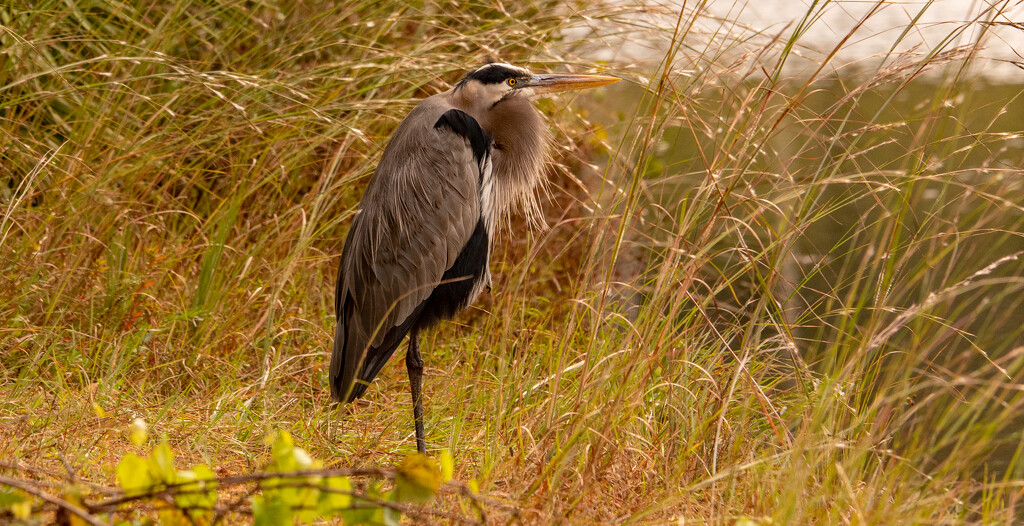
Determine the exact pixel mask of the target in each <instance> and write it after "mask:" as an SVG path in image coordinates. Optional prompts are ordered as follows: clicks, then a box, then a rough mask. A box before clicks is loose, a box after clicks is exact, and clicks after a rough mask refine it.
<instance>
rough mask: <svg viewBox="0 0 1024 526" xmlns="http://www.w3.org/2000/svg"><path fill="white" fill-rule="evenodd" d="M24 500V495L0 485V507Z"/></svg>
mask: <svg viewBox="0 0 1024 526" xmlns="http://www.w3.org/2000/svg"><path fill="white" fill-rule="evenodd" d="M24 500H25V497H24V496H23V495H19V494H17V493H15V492H14V490H11V489H8V488H6V487H0V509H3V508H7V507H10V506H12V505H14V504H17V503H19V502H22V501H24Z"/></svg>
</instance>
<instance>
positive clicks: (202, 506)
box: [174, 464, 217, 517]
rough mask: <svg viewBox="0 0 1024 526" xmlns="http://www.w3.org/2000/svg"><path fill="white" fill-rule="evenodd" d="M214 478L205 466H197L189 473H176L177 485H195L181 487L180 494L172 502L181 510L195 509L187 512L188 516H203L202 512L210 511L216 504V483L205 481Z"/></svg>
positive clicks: (211, 471)
mask: <svg viewBox="0 0 1024 526" xmlns="http://www.w3.org/2000/svg"><path fill="white" fill-rule="evenodd" d="M215 478H217V476H216V475H215V474H214V473H213V470H211V469H210V468H209V467H208V466H207V465H206V464H198V465H196V466H195V467H193V468H192V469H191V470H189V471H179V472H178V473H177V481H178V482H179V483H182V482H193V481H195V483H194V484H184V485H182V486H181V492H180V493H178V494H176V495H175V496H174V502H175V503H177V505H178V506H179V507H182V508H196V509H191V510H189V514H191V515H192V516H193V517H197V516H201V515H203V514H204V512H203V510H212V509H213V506H214V505H215V504H216V503H217V491H216V488H217V482H216V481H213V482H207V481H212V480H213V479H215Z"/></svg>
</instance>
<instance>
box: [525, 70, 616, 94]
mask: <svg viewBox="0 0 1024 526" xmlns="http://www.w3.org/2000/svg"><path fill="white" fill-rule="evenodd" d="M619 80H621V79H618V78H615V77H604V76H600V75H553V74H552V75H534V76H532V77H530V81H529V82H528V83H527V84H526V86H525V87H528V88H533V92H534V93H535V94H537V95H540V94H543V93H558V92H559V91H570V90H580V89H587V88H596V87H598V86H604V85H606V84H612V83H614V82H618V81H619Z"/></svg>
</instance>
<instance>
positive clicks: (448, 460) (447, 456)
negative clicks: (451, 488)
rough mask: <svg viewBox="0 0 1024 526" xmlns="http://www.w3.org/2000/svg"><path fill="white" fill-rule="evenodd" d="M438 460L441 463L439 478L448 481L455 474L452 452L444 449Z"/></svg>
mask: <svg viewBox="0 0 1024 526" xmlns="http://www.w3.org/2000/svg"><path fill="white" fill-rule="evenodd" d="M438 461H439V462H440V463H441V480H443V481H444V482H448V481H449V480H451V479H452V477H453V476H454V475H455V459H453V458H452V452H451V451H448V449H447V448H446V449H444V450H443V451H441V456H440V458H438Z"/></svg>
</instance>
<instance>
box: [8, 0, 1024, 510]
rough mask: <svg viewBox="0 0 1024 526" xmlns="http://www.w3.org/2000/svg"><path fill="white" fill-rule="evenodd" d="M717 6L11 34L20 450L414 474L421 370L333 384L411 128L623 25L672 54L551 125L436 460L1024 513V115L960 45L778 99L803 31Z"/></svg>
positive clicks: (723, 504) (136, 12) (577, 58)
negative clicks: (473, 74)
mask: <svg viewBox="0 0 1024 526" xmlns="http://www.w3.org/2000/svg"><path fill="white" fill-rule="evenodd" d="M706 7H707V6H705V5H703V4H700V5H698V6H697V8H695V9H694V8H690V7H688V8H686V9H683V10H682V12H681V13H680V12H679V11H674V9H670V8H665V9H664V11H665V12H664V13H661V11H662V8H655V7H648V8H645V9H646V13H644V14H640V13H639V11H640V9H639V8H636V7H632V6H627V5H622V6H618V7H616V6H590V5H589V4H587V5H584V4H580V5H573V6H568V5H562V4H559V3H545V2H525V3H522V2H520V3H495V4H476V3H460V4H458V5H441V4H435V3H424V4H421V5H416V4H389V3H379V2H368V1H367V2H338V3H320V2H296V3H282V4H276V3H228V4H216V5H209V6H204V5H193V4H192V3H190V2H179V3H171V4H166V3H157V2H154V3H148V4H146V5H143V6H141V7H131V6H129V5H128V4H127V3H125V4H122V3H118V2H114V1H110V0H107V1H98V0H97V1H92V2H77V3H64V2H52V3H47V2H36V3H34V4H33V5H32V6H31V7H30V6H29V5H27V4H21V3H16V4H15V5H14V6H10V7H0V24H3V27H2V28H0V48H2V53H0V180H2V181H4V182H6V183H7V185H8V186H7V187H5V188H2V189H0V239H2V243H0V319H2V320H3V321H2V323H0V457H2V458H3V459H5V461H11V462H18V463H20V465H21V466H22V468H21V469H20V470H19V472H20V474H21V475H24V476H31V477H40V478H44V479H49V478H50V476H51V475H50V474H52V473H58V472H60V471H61V470H63V469H64V468H63V464H62V462H61V460H60V457H61V456H63V457H64V458H65V459H66V460H67V462H68V463H69V464H70V465H72V466H74V467H75V469H76V471H77V473H78V475H79V476H80V477H82V478H83V479H85V480H89V481H93V482H97V483H101V484H110V483H112V481H113V476H112V473H113V467H114V465H115V464H116V462H117V460H118V459H119V458H120V457H121V456H122V455H123V454H125V453H127V452H130V451H133V450H134V448H133V446H132V445H131V444H130V442H129V441H128V440H127V422H129V421H131V420H132V419H133V418H135V417H142V418H144V419H146V420H147V421H148V422H149V423H150V424H151V426H152V427H153V429H154V430H155V432H156V433H157V434H164V435H166V436H167V437H168V438H169V439H170V442H171V443H172V444H173V446H174V448H175V449H176V450H177V451H178V454H179V455H180V456H181V457H182V458H183V459H184V460H185V463H188V462H197V461H204V462H208V463H210V464H211V465H213V466H215V467H217V468H219V469H220V470H221V472H222V473H245V472H249V471H252V470H255V469H259V468H260V467H261V466H262V465H263V463H264V462H265V461H266V455H267V449H266V446H265V445H264V442H263V437H264V436H265V435H266V434H267V433H268V432H271V431H273V430H277V429H285V430H288V431H290V432H291V433H292V434H293V435H294V436H295V439H296V442H297V443H299V444H301V445H302V446H303V447H306V448H307V449H309V450H310V452H311V453H312V454H313V455H314V456H316V457H318V458H321V459H326V460H327V461H328V463H329V464H332V465H335V466H353V467H357V466H368V465H377V464H389V463H391V462H392V461H394V460H395V459H397V458H399V456H400V455H402V454H404V453H406V452H409V451H411V450H412V449H413V442H412V440H411V434H412V425H411V407H410V405H411V404H410V400H409V396H408V393H407V385H406V378H405V374H404V369H403V368H402V367H395V366H389V367H387V368H386V369H385V371H384V373H383V374H382V375H381V378H380V380H379V381H378V382H376V384H375V385H374V386H373V387H372V389H371V392H370V394H369V395H368V396H367V397H366V399H365V401H363V402H360V403H358V404H355V405H353V406H348V407H343V408H335V407H332V406H331V405H330V404H329V403H328V394H327V389H326V388H327V383H326V367H327V353H328V351H327V349H328V346H329V340H330V338H331V331H332V330H333V323H334V321H333V320H334V313H333V297H332V295H333V284H334V273H335V272H336V256H337V254H338V253H340V250H341V246H342V242H343V239H344V234H345V231H346V228H347V226H348V224H349V221H350V219H351V216H352V213H353V211H354V209H353V207H354V205H355V203H356V202H357V200H358V198H359V196H360V195H361V191H362V187H363V185H364V184H365V181H366V180H367V179H368V177H369V175H370V174H371V172H372V170H373V167H374V165H375V160H376V158H377V156H378V155H379V153H380V151H381V149H382V147H383V145H384V142H385V141H386V138H387V136H388V134H389V133H390V131H391V130H392V129H393V128H394V126H395V125H396V124H397V123H398V121H399V120H400V119H401V117H402V116H403V115H404V114H405V113H406V112H407V111H408V110H409V109H410V108H411V107H412V106H413V105H414V104H415V102H416V100H417V99H418V98H420V97H423V96H426V95H429V94H432V93H435V92H436V91H438V90H441V89H444V88H445V87H446V86H448V85H450V84H451V83H452V82H453V81H455V80H457V78H458V77H459V75H460V74H461V73H462V72H463V71H464V70H465V69H467V68H468V67H472V66H474V65H476V64H478V63H481V62H483V61H484V60H486V59H487V58H489V57H500V58H502V59H503V60H507V61H511V62H518V63H522V64H525V65H528V66H530V67H532V68H534V69H537V70H546V69H552V70H558V69H565V68H572V69H574V70H577V71H585V70H590V69H593V68H597V67H601V65H598V64H595V63H594V61H593V60H590V59H587V58H586V57H593V56H595V55H594V53H595V50H597V51H600V50H601V49H604V48H605V46H607V45H609V42H611V41H613V40H614V38H616V37H617V36H621V35H623V34H627V35H630V38H632V39H633V40H635V41H638V42H648V41H649V42H651V46H652V47H654V48H656V49H660V54H659V55H658V57H660V58H661V60H662V63H661V64H660V65H659V64H657V63H656V61H657V59H655V60H654V61H653V62H638V63H637V64H625V63H621V62H617V63H612V64H611V65H610V68H611V69H610V71H611V72H612V73H613V74H618V75H621V76H623V77H624V78H626V79H627V80H629V81H630V82H629V84H631V86H626V87H623V88H620V89H617V90H609V91H606V92H603V93H594V94H593V98H588V100H582V99H581V100H579V101H567V100H565V99H560V100H558V101H556V102H544V103H542V104H541V106H542V109H543V110H544V111H545V113H547V114H548V115H549V117H550V121H551V122H552V125H553V126H554V127H555V128H556V141H557V144H558V145H559V148H557V150H556V151H555V152H554V153H555V163H554V165H553V166H552V167H551V170H550V175H551V177H552V179H553V181H554V185H553V188H554V195H553V197H552V199H551V200H550V202H548V203H547V204H546V206H545V209H546V210H547V214H548V217H547V218H546V219H547V223H548V225H549V228H548V229H546V230H544V231H541V232H533V233H530V234H529V235H526V234H525V229H523V228H521V225H519V224H515V225H511V228H510V231H514V232H516V234H517V235H516V236H513V237H510V236H507V235H506V236H504V237H503V238H502V239H500V240H499V242H498V243H499V245H498V247H497V252H496V262H495V264H494V267H493V269H492V271H493V272H494V275H495V279H496V281H495V286H494V292H493V293H492V294H491V295H490V296H488V297H486V298H484V300H483V302H482V303H481V304H480V305H479V306H478V308H477V309H474V310H473V311H472V312H470V313H468V314H467V315H465V316H462V317H461V318H459V320H458V321H457V322H455V323H451V324H447V325H445V326H444V327H442V328H440V329H439V330H438V331H436V332H435V333H432V334H430V335H427V336H426V337H425V339H424V341H423V348H424V349H425V357H426V361H427V374H426V379H425V398H426V400H427V404H426V408H427V409H426V412H427V415H426V419H427V433H428V437H427V438H428V445H429V447H431V448H442V447H447V448H449V449H450V450H451V451H453V452H454V453H455V457H456V478H457V479H461V480H468V479H470V478H475V479H478V480H479V481H480V483H481V487H482V489H483V491H484V493H486V494H487V495H489V496H491V497H495V498H500V499H505V500H507V501H508V502H511V503H513V504H515V505H516V506H518V507H519V508H520V509H521V512H522V518H523V519H524V520H525V522H527V523H538V524H543V523H551V522H558V521H565V522H569V523H594V522H600V523H608V522H615V523H649V522H654V523H663V522H666V521H668V520H669V518H671V517H684V518H686V520H687V521H698V522H710V523H724V524H732V523H734V522H736V521H737V520H738V519H739V518H740V517H742V516H748V517H753V518H755V520H761V519H762V518H765V519H767V518H771V519H773V520H774V521H775V523H776V524H801V523H823V524H841V523H843V524H845V523H855V524H893V523H940V524H947V523H962V522H983V523H993V522H1003V521H1010V520H1012V518H1013V517H1014V516H1015V515H1019V514H1020V511H1019V508H1018V506H1017V499H1018V498H1019V497H1020V494H1021V491H1022V489H1021V488H1022V484H1021V480H1022V479H1024V468H1022V467H1021V462H1020V458H1019V455H1020V452H1021V448H1020V445H1021V444H1024V435H1022V433H1021V428H1022V425H1021V424H1022V422H1021V419H1020V417H1019V415H1020V413H1021V409H1022V404H1024V399H1022V398H1021V383H1020V381H1019V377H1020V375H1021V373H1022V367H1024V352H1022V351H1024V323H1021V322H1022V321H1024V320H1022V317H1021V312H1022V307H1024V305H1022V303H1024V300H1022V298H1024V295H1022V294H1021V292H1022V288H1024V278H1022V277H1021V276H1024V260H1022V259H1020V258H1018V257H1017V256H1018V255H1020V253H1021V251H1022V250H1024V236H1022V235H1021V232H1024V219H1022V218H1024V214H1022V212H1024V206H1022V203H1024V172H1022V171H1021V168H1020V167H1021V166H1024V153H1022V152H1024V148H1022V144H1021V139H1020V134H1021V132H1022V130H1021V124H1020V120H1019V119H1017V120H1016V121H1015V120H1014V119H1015V118H1016V117H1014V115H1020V111H1022V110H1021V108H1022V105H1021V102H1020V101H1019V100H1018V95H1016V94H1014V93H1013V89H1004V88H1000V87H992V86H988V85H987V84H985V83H984V82H983V81H981V80H978V79H976V78H975V77H974V76H973V75H972V74H971V72H972V70H973V69H974V68H978V67H982V65H983V64H984V63H983V62H982V61H981V60H980V59H978V58H977V56H976V53H975V49H976V48H975V47H974V46H975V45H977V43H978V42H973V43H968V44H964V45H963V46H961V47H956V46H954V42H955V40H954V39H949V40H948V41H944V42H942V43H941V44H940V45H939V46H937V47H936V48H934V49H932V50H927V49H925V50H917V51H914V52H906V53H900V54H893V55H891V56H887V57H881V58H880V61H881V62H880V64H878V65H872V64H856V65H852V64H851V65H847V64H837V63H836V62H835V61H833V60H832V58H831V57H832V56H833V55H834V53H831V52H830V50H817V51H820V52H821V55H820V56H819V58H817V59H816V60H818V61H819V63H820V64H821V68H819V69H817V71H811V72H810V73H808V74H804V75H800V76H791V75H789V74H788V73H787V71H788V70H786V69H784V68H783V66H784V64H785V63H786V62H787V61H792V60H794V58H793V56H794V54H795V53H801V52H804V53H803V54H805V55H806V54H807V53H806V52H807V47H806V45H805V44H803V43H802V42H801V40H800V32H799V28H800V27H802V26H800V25H799V24H797V25H795V26H793V27H791V28H789V29H787V30H784V31H781V32H780V33H778V34H777V35H763V34H760V35H755V34H752V33H751V32H750V31H747V30H745V29H743V28H741V27H738V26H735V25H733V24H730V23H723V21H722V20H719V19H716V18H714V17H711V16H710V15H709V14H708V13H707V11H706V9H705V8H706ZM840 7H841V6H837V5H835V4H833V3H828V2H826V3H825V4H823V5H817V6H816V7H815V8H813V9H812V10H810V11H809V12H808V16H807V19H805V20H804V21H803V24H812V23H815V21H816V20H817V16H818V15H820V10H824V9H835V8H840ZM885 7H886V4H885V3H879V4H878V9H883V8H885ZM1005 7H1006V6H1005V5H1003V4H999V5H997V6H995V7H993V8H991V9H990V10H988V11H986V12H985V13H984V16H982V17H981V18H980V19H979V21H975V22H972V23H968V24H965V25H964V28H966V29H971V30H973V29H976V28H978V27H982V26H984V24H983V22H985V21H986V20H996V21H998V20H1000V18H999V17H998V11H999V10H1000V9H1002V8H1005ZM673 11H674V12H673ZM659 13H660V14H659ZM662 15H666V16H664V17H663V16H662ZM726 22H728V21H726ZM984 27H991V26H984ZM569 28H574V29H572V30H571V31H567V29H569ZM966 29H965V30H966ZM565 34H572V35H580V34H585V35H587V37H586V38H582V39H575V38H574V39H571V40H566V38H565V37H564V35H565ZM985 38H987V37H985V36H984V35H982V36H981V37H980V38H979V42H984V39H985ZM852 40H855V38H852V37H851V41H852ZM847 44H848V41H846V40H843V41H840V42H837V48H836V49H837V50H839V49H842V48H843V46H846V45H847ZM658 46H661V47H658ZM581 57H582V58H581ZM926 71H927V72H928V73H926ZM915 79H916V80H915ZM1018 91H1019V90H1018ZM623 101H636V102H635V103H634V102H623ZM566 102H569V104H566ZM577 102H578V104H577ZM1007 112H1010V113H1007ZM605 153H607V156H606V155H605ZM605 157H607V158H605ZM463 505H464V503H460V502H458V501H457V500H456V499H445V500H444V501H442V502H441V503H440V504H439V506H441V507H442V508H445V509H459V507H460V506H463ZM490 518H491V519H492V520H495V521H498V520H501V519H503V518H506V515H505V514H504V512H502V511H501V510H495V512H494V513H493V514H492V515H491V516H490Z"/></svg>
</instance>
